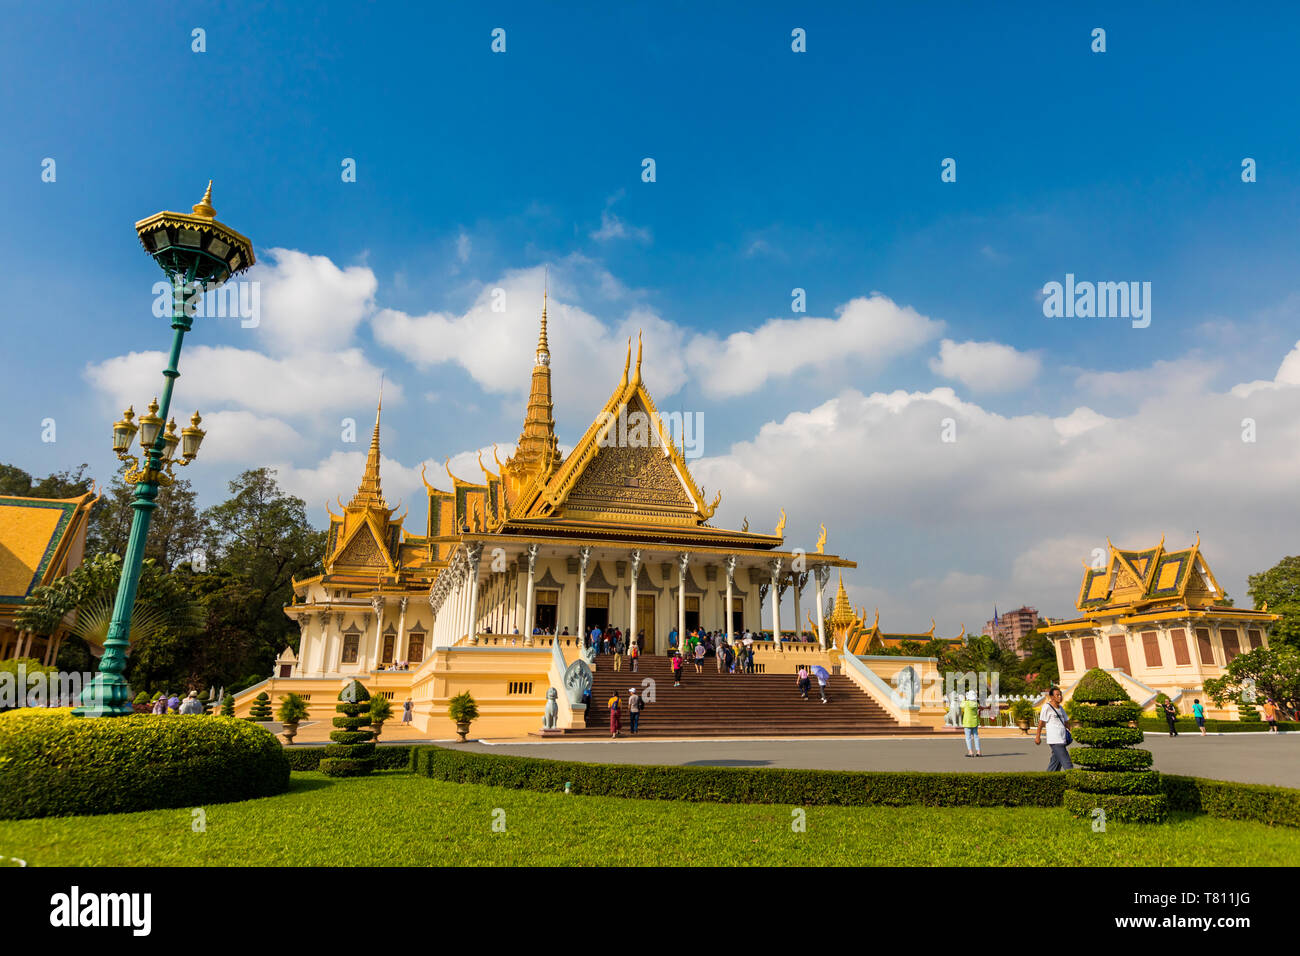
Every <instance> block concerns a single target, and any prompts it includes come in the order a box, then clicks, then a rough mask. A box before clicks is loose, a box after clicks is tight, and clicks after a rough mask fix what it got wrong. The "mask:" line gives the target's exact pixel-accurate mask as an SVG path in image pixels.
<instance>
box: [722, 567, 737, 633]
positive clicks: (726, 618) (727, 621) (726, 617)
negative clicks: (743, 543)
mask: <svg viewBox="0 0 1300 956" xmlns="http://www.w3.org/2000/svg"><path fill="white" fill-rule="evenodd" d="M723 568H724V570H725V571H726V572H727V606H726V608H725V609H724V611H723V615H722V620H723V633H724V634H726V635H727V643H728V644H735V643H736V635H735V634H733V633H732V631H733V629H734V628H733V626H732V623H731V621H732V615H731V583H732V581H733V580H734V579H735V576H736V556H735V555H734V554H729V555H727V560H726V563H725V564H724V565H723Z"/></svg>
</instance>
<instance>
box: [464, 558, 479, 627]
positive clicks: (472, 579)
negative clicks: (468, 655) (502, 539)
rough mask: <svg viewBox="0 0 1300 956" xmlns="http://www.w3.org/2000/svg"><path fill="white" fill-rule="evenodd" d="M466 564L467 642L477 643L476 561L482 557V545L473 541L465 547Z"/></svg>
mask: <svg viewBox="0 0 1300 956" xmlns="http://www.w3.org/2000/svg"><path fill="white" fill-rule="evenodd" d="M465 554H466V557H468V559H469V561H468V566H467V567H466V568H465V583H466V584H467V586H468V587H469V642H470V643H471V644H477V643H478V562H479V559H480V558H481V557H483V545H481V544H478V543H475V544H471V545H468V546H467V547H466V548H465Z"/></svg>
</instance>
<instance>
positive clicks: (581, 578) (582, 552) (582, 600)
mask: <svg viewBox="0 0 1300 956" xmlns="http://www.w3.org/2000/svg"><path fill="white" fill-rule="evenodd" d="M590 560H591V548H589V547H586V546H584V547H581V548H579V549H578V646H579V647H581V646H583V638H585V637H586V636H587V562H588V561H590ZM608 626H609V625H608V624H607V625H606V627H608Z"/></svg>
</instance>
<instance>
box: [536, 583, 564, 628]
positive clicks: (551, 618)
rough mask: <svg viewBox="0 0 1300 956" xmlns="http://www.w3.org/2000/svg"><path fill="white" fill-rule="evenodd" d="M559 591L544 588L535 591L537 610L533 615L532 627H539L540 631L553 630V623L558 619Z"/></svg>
mask: <svg viewBox="0 0 1300 956" xmlns="http://www.w3.org/2000/svg"><path fill="white" fill-rule="evenodd" d="M559 609H560V592H559V591H555V590H546V591H538V592H537V612H536V616H535V617H534V622H533V627H536V628H540V629H541V631H542V633H544V634H545V633H547V632H552V633H553V632H554V631H555V624H556V622H557V621H558V620H559V619H560V614H559Z"/></svg>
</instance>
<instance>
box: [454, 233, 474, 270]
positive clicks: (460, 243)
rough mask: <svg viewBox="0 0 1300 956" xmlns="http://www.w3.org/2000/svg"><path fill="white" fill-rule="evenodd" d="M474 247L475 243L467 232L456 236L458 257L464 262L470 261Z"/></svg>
mask: <svg viewBox="0 0 1300 956" xmlns="http://www.w3.org/2000/svg"><path fill="white" fill-rule="evenodd" d="M472 247H473V243H472V242H471V241H470V238H469V236H468V235H467V234H466V233H464V232H461V234H460V235H458V236H457V237H456V258H457V259H459V260H460V261H461V262H462V263H465V262H468V261H469V253H470V249H471V248H472Z"/></svg>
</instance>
